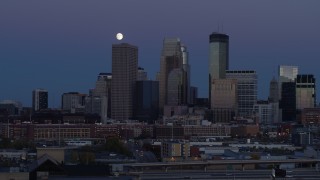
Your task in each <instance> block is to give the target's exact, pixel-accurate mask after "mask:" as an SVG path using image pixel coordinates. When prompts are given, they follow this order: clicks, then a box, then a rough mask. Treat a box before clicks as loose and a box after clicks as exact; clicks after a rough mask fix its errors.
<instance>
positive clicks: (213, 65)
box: [209, 32, 229, 101]
mask: <svg viewBox="0 0 320 180" xmlns="http://www.w3.org/2000/svg"><path fill="white" fill-rule="evenodd" d="M209 38H210V39H209V51H210V52H209V101H211V85H212V80H213V79H224V78H225V76H226V70H228V69H229V36H228V35H226V34H220V33H216V32H214V33H212V34H210V37H209Z"/></svg>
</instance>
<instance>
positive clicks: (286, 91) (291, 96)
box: [279, 82, 296, 122]
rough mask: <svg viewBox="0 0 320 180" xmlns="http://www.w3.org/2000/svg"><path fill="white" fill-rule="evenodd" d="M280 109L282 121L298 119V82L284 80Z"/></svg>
mask: <svg viewBox="0 0 320 180" xmlns="http://www.w3.org/2000/svg"><path fill="white" fill-rule="evenodd" d="M279 106H280V109H281V114H282V122H294V121H296V83H295V82H283V83H282V89H281V101H280V105H279Z"/></svg>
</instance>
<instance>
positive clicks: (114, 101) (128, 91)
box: [111, 43, 138, 120]
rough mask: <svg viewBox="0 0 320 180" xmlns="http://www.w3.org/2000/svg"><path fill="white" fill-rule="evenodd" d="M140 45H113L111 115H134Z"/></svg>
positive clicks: (115, 117)
mask: <svg viewBox="0 0 320 180" xmlns="http://www.w3.org/2000/svg"><path fill="white" fill-rule="evenodd" d="M137 69H138V47H136V46H133V45H130V44H126V43H122V44H113V45H112V86H111V94H112V97H111V117H112V119H116V120H128V119H130V118H132V116H133V95H134V88H135V83H136V80H137Z"/></svg>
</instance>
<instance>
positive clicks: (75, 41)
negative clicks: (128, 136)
mask: <svg viewBox="0 0 320 180" xmlns="http://www.w3.org/2000/svg"><path fill="white" fill-rule="evenodd" d="M123 2H126V5H122V4H121V3H123ZM168 2H169V1H164V2H152V3H150V2H147V1H138V2H130V1H120V2H94V3H87V2H85V1H70V2H63V1H55V2H41V1H38V2H33V3H30V2H23V1H21V2H19V3H13V2H1V3H0V24H2V26H1V29H0V71H1V76H0V77H1V82H2V90H1V92H2V93H1V95H0V100H4V99H13V100H18V101H21V102H22V103H23V105H24V106H31V102H32V101H31V99H32V98H31V96H32V93H31V92H32V90H33V89H36V88H44V89H47V90H48V93H49V107H59V105H60V101H59V99H60V97H61V95H62V94H63V93H65V92H72V91H77V92H81V93H88V92H89V89H91V88H93V87H94V85H95V80H96V76H97V75H98V74H99V73H100V72H111V60H112V58H111V45H112V44H114V43H118V42H119V41H117V40H116V38H115V35H116V33H118V32H121V33H123V34H124V39H123V40H122V41H120V42H121V43H122V42H123V43H131V44H135V45H137V46H138V48H139V60H138V61H139V64H138V65H139V66H141V67H143V68H144V69H145V71H146V72H147V73H148V75H149V78H151V79H155V74H156V73H157V72H159V71H160V63H159V62H160V56H161V47H162V41H163V39H164V38H166V37H178V38H180V39H181V41H182V42H183V43H184V44H185V45H186V47H187V48H188V52H189V64H190V67H191V86H196V87H198V92H199V96H200V97H208V83H207V82H208V68H207V67H208V59H209V42H208V38H209V35H210V34H211V33H212V32H215V31H217V32H221V33H225V34H228V35H229V38H230V39H229V46H230V47H229V53H230V55H229V65H230V67H229V69H230V70H248V69H250V70H255V71H257V75H258V99H267V97H268V93H269V82H270V80H271V79H272V78H273V76H275V77H277V76H278V75H277V74H278V73H277V69H278V66H279V65H293V66H298V67H299V74H313V75H314V77H315V78H318V77H320V76H319V75H320V73H319V72H318V71H317V62H316V61H317V60H318V59H320V55H319V53H318V51H319V46H318V44H317V43H318V40H319V39H320V35H319V33H318V32H319V30H320V26H319V25H318V24H317V23H316V22H317V17H319V16H320V12H318V10H317V7H318V6H317V5H320V3H319V2H317V1H308V3H306V2H299V1H282V2H275V3H269V2H268V3H267V2H254V1H243V2H236V1H234V2H232V3H230V2H229V3H228V2H211V1H204V2H203V3H202V4H200V3H197V2H192V1H177V2H174V3H170V7H168V8H167V6H168ZM139 8H141V9H143V10H144V11H143V12H139V13H137V9H139ZM164 8H166V9H167V11H166V14H164V13H163V9H164ZM176 10H177V11H176ZM118 11H121V12H122V13H118ZM270 11H271V12H272V13H271V12H270ZM177 12H178V13H177ZM150 15H154V16H152V17H148V16H150ZM173 15H174V16H173ZM128 16H130V18H128ZM177 22H178V23H177ZM147 24H148V25H147ZM195 27H196V28H195Z"/></svg>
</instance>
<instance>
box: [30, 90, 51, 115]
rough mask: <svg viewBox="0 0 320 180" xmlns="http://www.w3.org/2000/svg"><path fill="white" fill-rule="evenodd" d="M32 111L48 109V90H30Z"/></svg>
mask: <svg viewBox="0 0 320 180" xmlns="http://www.w3.org/2000/svg"><path fill="white" fill-rule="evenodd" d="M32 108H33V111H40V110H42V109H48V91H47V90H45V89H35V90H33V91H32Z"/></svg>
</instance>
